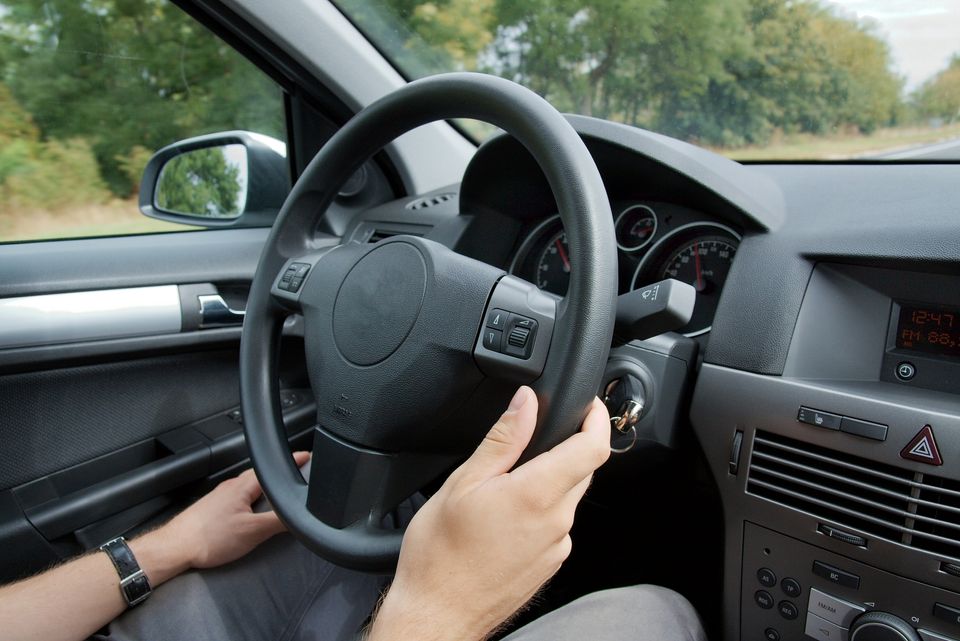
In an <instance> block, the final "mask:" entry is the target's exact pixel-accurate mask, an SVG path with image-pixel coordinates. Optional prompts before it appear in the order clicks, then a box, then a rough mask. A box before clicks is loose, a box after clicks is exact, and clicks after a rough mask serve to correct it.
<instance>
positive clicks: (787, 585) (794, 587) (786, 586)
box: [780, 577, 803, 599]
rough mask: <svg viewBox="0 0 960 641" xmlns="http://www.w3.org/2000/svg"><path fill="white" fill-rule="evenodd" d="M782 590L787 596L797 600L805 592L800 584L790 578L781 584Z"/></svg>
mask: <svg viewBox="0 0 960 641" xmlns="http://www.w3.org/2000/svg"><path fill="white" fill-rule="evenodd" d="M780 588H781V589H782V590H783V593H784V594H786V595H787V596H790V597H793V598H794V599H796V598H797V597H798V596H800V594H801V593H802V592H803V589H802V588H801V587H800V584H799V583H798V582H797V580H796V579H791V578H790V577H787V578H785V579H784V580H783V581H782V582H781V583H780Z"/></svg>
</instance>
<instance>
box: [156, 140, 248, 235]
mask: <svg viewBox="0 0 960 641" xmlns="http://www.w3.org/2000/svg"><path fill="white" fill-rule="evenodd" d="M242 193H243V189H242V185H241V184H240V170H239V168H238V167H237V166H236V165H233V164H231V163H229V162H227V157H226V155H225V154H224V151H223V147H210V148H207V149H195V150H193V151H188V152H187V153H184V154H181V155H179V156H175V157H174V158H171V159H170V161H169V162H167V164H166V165H164V167H163V170H162V171H161V173H160V178H159V179H158V180H157V204H158V205H159V206H160V207H161V208H162V209H165V210H167V211H172V212H176V213H179V214H187V215H192V216H207V217H209V218H235V217H236V216H239V215H240V214H241V213H242V212H241V211H240V204H241V203H240V195H241V194H242Z"/></svg>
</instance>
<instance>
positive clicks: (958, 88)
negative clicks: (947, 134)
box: [914, 54, 960, 123]
mask: <svg viewBox="0 0 960 641" xmlns="http://www.w3.org/2000/svg"><path fill="white" fill-rule="evenodd" d="M914 100H915V101H916V103H917V107H918V108H919V110H920V113H921V114H922V115H924V116H926V117H927V118H939V119H942V120H944V121H946V122H951V123H952V122H954V121H956V120H957V119H958V118H960V54H954V55H953V57H951V58H950V62H949V64H947V68H946V69H944V70H943V71H941V72H940V73H938V74H937V75H935V76H934V77H933V78H931V79H930V80H928V81H927V82H926V83H924V84H923V86H921V87H920V89H918V90H917V92H916V93H915V95H914Z"/></svg>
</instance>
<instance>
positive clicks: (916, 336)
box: [897, 303, 960, 358]
mask: <svg viewBox="0 0 960 641" xmlns="http://www.w3.org/2000/svg"><path fill="white" fill-rule="evenodd" d="M897 348H898V349H906V350H910V351H914V352H923V353H926V354H935V355H937V356H946V357H948V358H960V309H949V308H946V307H934V306H931V305H916V304H913V303H900V318H899V320H898V322H897Z"/></svg>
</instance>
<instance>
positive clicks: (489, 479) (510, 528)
mask: <svg viewBox="0 0 960 641" xmlns="http://www.w3.org/2000/svg"><path fill="white" fill-rule="evenodd" d="M536 419H537V397H536V395H535V394H534V393H533V391H532V390H531V389H530V388H528V387H521V388H520V389H519V390H518V391H517V394H516V396H514V398H513V401H511V403H510V407H509V408H508V409H507V411H506V412H505V413H504V414H503V416H502V417H501V418H500V420H499V421H498V422H497V424H496V425H494V426H493V429H491V430H490V432H489V433H488V434H487V436H486V438H484V440H483V442H482V443H481V444H480V446H479V447H478V448H477V450H476V451H475V452H474V453H473V456H471V457H470V458H469V459H468V460H467V461H466V462H465V463H464V464H463V465H461V466H460V467H459V468H457V470H456V471H454V472H453V474H451V475H450V477H449V478H448V479H447V481H446V482H445V483H444V484H443V487H441V488H440V490H439V491H438V492H437V493H436V494H435V495H434V496H433V497H432V498H431V499H430V500H429V501H427V503H426V505H424V506H423V508H421V509H420V511H419V512H417V514H416V516H415V517H414V518H413V521H412V522H411V523H410V526H409V528H408V529H407V532H406V535H405V537H404V540H403V547H402V549H401V552H400V564H399V567H398V568H397V575H396V578H395V580H394V582H393V585H392V586H391V588H390V591H389V593H388V594H387V597H386V598H385V599H384V602H383V604H382V607H381V609H380V612H379V613H378V616H377V619H376V621H375V623H374V625H373V628H372V630H371V634H370V637H369V638H370V640H371V641H387V640H396V639H418V640H420V641H440V640H446V639H456V640H457V641H472V640H476V639H481V638H483V637H484V636H485V635H486V634H487V633H488V632H490V631H491V630H492V629H494V628H495V627H496V626H498V625H499V624H500V623H501V622H503V621H504V620H505V619H507V618H508V617H509V616H510V615H511V614H513V613H514V612H515V611H516V610H517V609H518V608H520V607H521V606H522V605H523V604H524V603H525V602H526V601H528V600H529V599H530V598H531V597H532V596H533V595H534V594H535V593H536V592H537V590H538V589H540V587H541V586H542V585H543V584H544V583H545V582H546V581H547V580H548V579H549V578H550V577H551V576H553V574H554V573H556V571H557V570H558V569H560V565H561V564H562V563H563V562H564V561H565V560H566V558H567V556H568V555H569V554H570V549H571V545H572V544H571V541H570V534H569V532H570V528H571V526H572V525H573V516H574V512H575V511H576V507H577V504H578V503H579V501H580V499H581V498H582V497H583V494H584V492H586V490H587V487H588V486H589V485H590V479H591V477H592V475H593V472H594V470H596V469H597V468H598V467H600V465H602V464H603V463H604V462H605V461H606V460H607V458H608V457H609V455H610V420H609V416H608V414H607V410H606V408H605V407H604V405H603V403H601V402H600V401H599V400H596V399H595V400H594V403H593V407H592V408H591V410H590V413H589V415H588V416H587V418H586V419H585V420H584V422H583V427H582V428H581V430H580V432H579V433H578V434H575V435H573V436H571V437H570V438H569V439H567V440H566V441H564V442H563V443H561V444H560V445H558V446H556V447H555V448H553V449H552V450H550V451H549V452H545V453H543V454H541V455H539V456H537V457H536V458H534V459H532V460H530V461H528V462H526V463H524V464H523V465H521V466H520V467H518V468H517V469H515V470H513V471H512V472H511V471H510V469H511V468H512V467H513V466H514V465H515V464H516V462H517V460H518V459H519V458H520V455H521V453H522V452H523V450H524V448H525V447H526V446H527V444H528V443H529V442H530V438H531V436H532V435H533V429H534V426H535V424H536Z"/></svg>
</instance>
